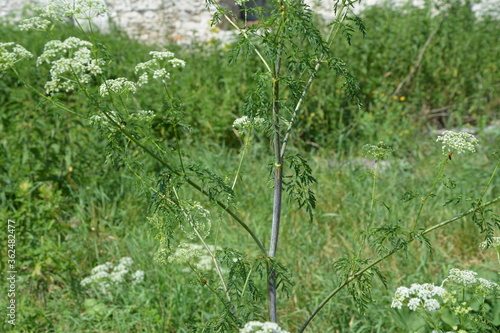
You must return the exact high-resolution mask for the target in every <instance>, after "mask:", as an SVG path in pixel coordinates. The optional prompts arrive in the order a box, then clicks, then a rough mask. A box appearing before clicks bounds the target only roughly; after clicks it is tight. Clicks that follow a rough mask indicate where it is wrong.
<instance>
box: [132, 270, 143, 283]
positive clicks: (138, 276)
mask: <svg viewBox="0 0 500 333" xmlns="http://www.w3.org/2000/svg"><path fill="white" fill-rule="evenodd" d="M131 277H132V284H138V283H141V282H142V281H144V271H141V270H138V271H135V272H134V273H132V276H131Z"/></svg>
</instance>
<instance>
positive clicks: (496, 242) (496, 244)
mask: <svg viewBox="0 0 500 333" xmlns="http://www.w3.org/2000/svg"><path fill="white" fill-rule="evenodd" d="M479 247H480V248H481V249H482V250H486V249H488V248H490V247H492V248H494V249H497V250H499V251H500V237H493V238H492V242H491V244H488V242H486V241H484V242H482V243H481V244H480V245H479Z"/></svg>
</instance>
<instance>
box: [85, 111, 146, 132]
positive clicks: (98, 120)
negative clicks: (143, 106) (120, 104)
mask: <svg viewBox="0 0 500 333" xmlns="http://www.w3.org/2000/svg"><path fill="white" fill-rule="evenodd" d="M108 115H109V116H110V117H111V118H112V119H113V121H114V122H115V123H114V124H113V123H112V122H111V121H110V119H109V118H108V117H106V116H105V115H104V114H95V115H93V116H91V117H90V118H89V121H90V124H91V125H92V126H94V127H96V128H98V129H106V130H109V131H111V132H116V131H117V130H118V128H117V124H119V125H120V126H124V125H126V124H127V122H129V123H131V124H135V125H145V126H151V122H152V121H153V119H154V117H155V113H154V111H151V110H137V111H130V113H129V114H128V115H126V116H122V115H121V114H119V113H118V112H117V111H108Z"/></svg>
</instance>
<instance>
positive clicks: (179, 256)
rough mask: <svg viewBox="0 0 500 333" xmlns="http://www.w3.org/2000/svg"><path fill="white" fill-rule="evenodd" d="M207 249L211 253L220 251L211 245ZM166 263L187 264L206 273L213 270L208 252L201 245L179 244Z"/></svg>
mask: <svg viewBox="0 0 500 333" xmlns="http://www.w3.org/2000/svg"><path fill="white" fill-rule="evenodd" d="M208 248H209V249H210V251H211V252H212V253H213V252H215V251H217V250H221V248H220V247H215V246H213V245H208ZM168 262H175V263H186V262H189V263H191V264H192V265H194V267H196V268H197V269H199V270H201V271H206V272H207V271H210V270H212V269H213V268H214V263H213V260H212V257H211V256H210V254H209V252H208V251H207V249H206V248H205V247H203V245H199V244H191V243H180V244H179V246H178V247H177V249H176V250H175V252H174V254H172V255H170V256H169V258H168Z"/></svg>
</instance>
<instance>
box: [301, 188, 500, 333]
mask: <svg viewBox="0 0 500 333" xmlns="http://www.w3.org/2000/svg"><path fill="white" fill-rule="evenodd" d="M497 202H500V196H498V197H496V198H495V199H493V200H491V201H488V202H486V203H484V204H483V205H481V206H478V207H475V208H471V209H469V210H467V211H465V212H464V213H462V214H459V215H457V216H455V217H453V218H451V219H449V220H446V221H443V222H441V223H439V224H436V225H435V226H433V227H430V228H428V229H426V230H424V231H422V233H421V235H425V234H427V233H429V232H432V231H434V230H436V229H438V228H442V227H444V226H446V225H448V224H450V223H452V222H455V221H457V220H459V219H461V218H462V217H465V216H467V215H470V214H472V213H474V212H476V211H478V210H480V209H483V208H485V207H487V206H490V205H492V204H494V203H497ZM414 240H415V238H411V239H409V240H408V241H407V242H406V243H405V244H403V245H401V246H399V247H397V248H394V249H392V250H391V251H389V252H388V253H387V254H386V255H384V256H382V257H380V258H379V259H377V260H376V261H374V262H373V263H371V264H370V265H368V266H366V267H365V268H363V269H360V270H359V271H357V272H356V273H355V274H353V275H351V276H349V278H347V279H346V280H345V281H344V282H342V283H341V284H340V285H339V286H338V287H337V288H336V289H335V290H333V291H332V292H331V293H330V294H329V295H328V296H326V298H325V299H324V300H323V301H322V302H321V303H320V304H319V305H318V306H317V307H316V309H315V310H314V311H313V312H312V313H311V314H310V315H309V317H308V318H307V320H306V321H305V322H304V324H303V325H302V327H301V328H300V329H299V331H298V333H302V332H304V330H305V329H306V328H307V326H308V325H309V323H310V322H311V321H312V320H313V319H314V317H315V316H316V315H317V314H318V312H319V311H320V310H321V309H322V308H323V307H324V306H325V305H326V303H328V302H329V301H330V299H332V297H333V296H335V295H336V294H337V293H338V292H339V291H341V290H342V289H343V288H344V287H345V286H347V285H348V284H349V283H351V282H352V281H354V280H356V279H357V278H359V277H360V276H362V275H363V274H364V273H365V272H366V271H367V270H369V269H371V268H372V267H374V266H376V265H378V264H379V263H380V262H382V261H384V260H385V259H387V258H389V257H390V256H392V255H393V254H394V253H396V252H398V251H400V250H401V249H402V248H404V247H405V246H406V245H408V244H410V243H411V242H413V241H414Z"/></svg>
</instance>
